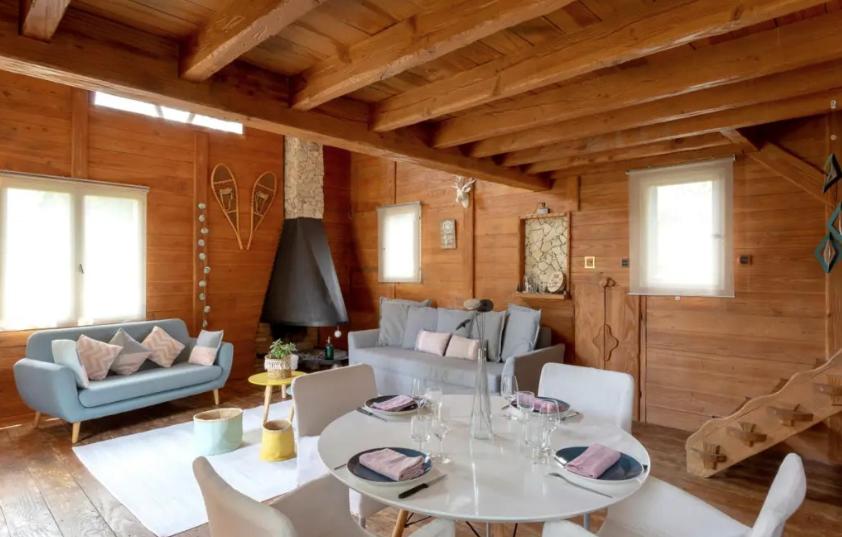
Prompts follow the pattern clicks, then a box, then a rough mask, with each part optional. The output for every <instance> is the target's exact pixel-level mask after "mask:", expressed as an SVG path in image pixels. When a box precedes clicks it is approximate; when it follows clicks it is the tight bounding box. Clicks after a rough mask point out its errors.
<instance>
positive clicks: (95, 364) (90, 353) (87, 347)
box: [76, 335, 123, 380]
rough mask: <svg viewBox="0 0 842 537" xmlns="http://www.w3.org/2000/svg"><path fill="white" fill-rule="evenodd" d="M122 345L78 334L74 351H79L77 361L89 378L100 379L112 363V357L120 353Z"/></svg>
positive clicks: (104, 375)
mask: <svg viewBox="0 0 842 537" xmlns="http://www.w3.org/2000/svg"><path fill="white" fill-rule="evenodd" d="M122 350H123V347H121V346H119V345H111V344H110V343H106V342H104V341H97V340H96V339H91V338H89V337H88V336H86V335H81V336H79V339H78V340H77V341H76V352H78V353H79V361H80V362H82V367H84V368H85V372H86V373H87V374H88V378H89V379H90V380H102V379H104V378H105V377H106V375H108V369H109V368H110V367H111V364H112V363H114V359H115V358H117V355H118V354H120V351H122Z"/></svg>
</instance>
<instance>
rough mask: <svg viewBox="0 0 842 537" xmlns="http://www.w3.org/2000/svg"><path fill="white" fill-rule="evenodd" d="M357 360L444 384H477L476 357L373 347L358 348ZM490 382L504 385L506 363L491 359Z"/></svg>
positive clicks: (355, 355) (355, 354) (468, 386)
mask: <svg viewBox="0 0 842 537" xmlns="http://www.w3.org/2000/svg"><path fill="white" fill-rule="evenodd" d="M354 362H355V363H364V364H368V365H370V366H372V367H373V368H375V369H377V370H382V371H388V372H390V373H394V374H399V375H403V376H407V377H414V378H423V379H436V380H438V381H440V382H442V383H444V384H453V385H456V386H463V387H465V388H473V386H474V382H475V379H476V370H477V365H476V363H475V362H474V361H473V360H462V359H459V358H445V357H442V356H435V355H433V354H428V353H426V352H419V351H413V350H407V349H401V348H394V347H371V348H367V349H355V350H354ZM486 365H487V372H488V373H487V374H488V382H489V386H491V387H495V386H499V385H500V375H501V374H502V372H503V364H502V363H500V364H497V363H489V364H486Z"/></svg>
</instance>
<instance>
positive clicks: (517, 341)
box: [503, 304, 541, 360]
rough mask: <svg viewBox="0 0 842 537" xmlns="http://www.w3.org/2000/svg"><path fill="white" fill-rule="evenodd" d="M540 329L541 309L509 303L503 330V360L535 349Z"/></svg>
mask: <svg viewBox="0 0 842 537" xmlns="http://www.w3.org/2000/svg"><path fill="white" fill-rule="evenodd" d="M540 329H541V310H533V309H532V308H525V307H523V306H517V305H515V304H509V308H508V320H507V321H506V329H505V330H504V332H503V360H507V359H509V358H511V357H512V356H519V355H521V354H525V353H527V352H531V351H533V350H534V349H535V342H536V341H537V340H538V331H539V330H540Z"/></svg>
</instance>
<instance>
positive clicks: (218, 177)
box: [211, 164, 243, 250]
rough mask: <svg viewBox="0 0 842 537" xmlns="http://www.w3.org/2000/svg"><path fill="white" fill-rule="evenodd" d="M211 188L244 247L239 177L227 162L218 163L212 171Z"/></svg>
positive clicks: (239, 244) (238, 241) (239, 243)
mask: <svg viewBox="0 0 842 537" xmlns="http://www.w3.org/2000/svg"><path fill="white" fill-rule="evenodd" d="M211 190H213V196H214V197H215V198H216V202H217V203H219V207H220V208H221V209H222V214H224V215H225V219H226V220H227V221H228V224H229V225H230V226H231V229H233V230H234V236H235V237H236V238H237V245H238V246H239V247H240V250H242V249H243V241H242V239H241V238H240V212H239V193H238V190H237V178H236V177H234V173H233V172H231V169H230V168H228V166H226V165H225V164H217V165H216V166H214V168H213V171H212V172H211Z"/></svg>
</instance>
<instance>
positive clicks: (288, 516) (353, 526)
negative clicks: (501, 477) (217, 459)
mask: <svg viewBox="0 0 842 537" xmlns="http://www.w3.org/2000/svg"><path fill="white" fill-rule="evenodd" d="M193 474H194V475H195V476H196V481H197V482H198V483H199V489H200V490H201V491H202V497H203V498H204V501H205V509H206V510H207V514H208V526H209V528H210V534H211V537H243V536H245V535H249V536H251V535H254V536H258V535H259V536H261V537H335V536H339V535H341V536H343V537H375V536H374V535H373V534H371V533H369V532H367V531H366V530H365V529H363V528H362V527H360V526H359V525H358V524H357V523H356V522H355V521H354V519H353V518H352V517H351V513H350V511H348V510H347V509H337V508H335V506H340V505H342V504H343V502H345V501H346V499H347V498H348V488H347V487H346V486H345V485H343V484H342V483H340V482H339V481H338V480H337V479H336V478H334V477H333V476H332V475H326V476H322V477H320V478H318V479H314V480H312V481H310V482H309V483H307V484H305V485H304V486H302V487H299V488H297V489H295V490H294V491H292V492H290V493H288V494H284V495H283V496H281V497H280V498H278V499H277V500H275V501H273V502H272V503H271V504H269V505H267V504H264V503H260V502H258V501H256V500H253V499H251V498H249V497H248V496H246V495H245V494H242V493H241V492H239V491H237V490H236V489H234V488H233V487H231V485H229V484H228V483H226V482H225V480H224V479H222V478H221V477H220V476H219V474H217V473H216V471H215V470H214V469H213V467H212V466H211V464H210V463H209V462H208V460H207V459H206V458H205V457H199V458H197V459H196V460H194V461H193ZM326 507H328V508H326ZM452 528H453V526H452V524H449V523H443V522H442V521H438V520H435V521H433V522H431V523H429V524H427V525H425V526H423V527H421V528H419V529H418V530H417V531H416V532H415V533H413V535H414V536H418V537H454V532H453V529H452Z"/></svg>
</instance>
